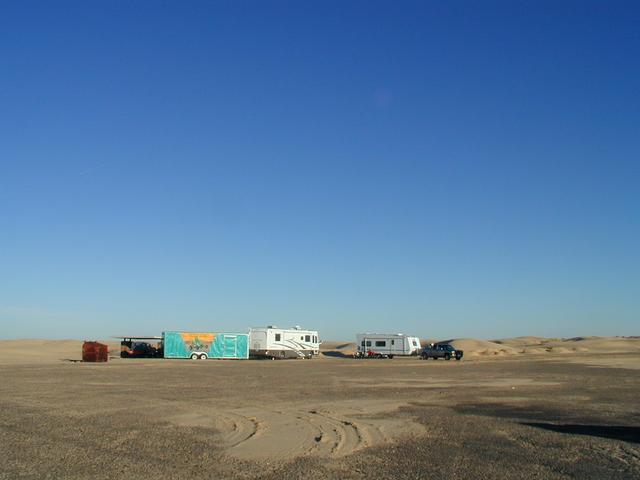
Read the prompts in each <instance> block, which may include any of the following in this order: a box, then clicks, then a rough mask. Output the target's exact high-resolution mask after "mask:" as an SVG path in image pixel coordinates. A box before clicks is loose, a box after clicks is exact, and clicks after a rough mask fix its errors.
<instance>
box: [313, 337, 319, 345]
mask: <svg viewBox="0 0 640 480" xmlns="http://www.w3.org/2000/svg"><path fill="white" fill-rule="evenodd" d="M313 343H318V336H317V335H314V336H313Z"/></svg>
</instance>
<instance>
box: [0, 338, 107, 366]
mask: <svg viewBox="0 0 640 480" xmlns="http://www.w3.org/2000/svg"><path fill="white" fill-rule="evenodd" d="M91 341H93V339H92V340H91ZM99 341H101V342H102V343H106V344H107V345H109V353H110V355H119V352H120V344H119V343H118V342H113V341H102V340H99ZM82 344H83V341H82V340H38V339H24V340H22V339H21V340H0V363H2V364H5V365H6V364H16V365H17V364H26V363H50V362H56V361H65V360H66V361H69V360H82Z"/></svg>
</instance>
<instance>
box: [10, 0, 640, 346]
mask: <svg viewBox="0 0 640 480" xmlns="http://www.w3.org/2000/svg"><path fill="white" fill-rule="evenodd" d="M639 24H640V7H639V6H638V3H637V2H588V1H580V2H557V1H553V2H542V1H541V2H514V1H505V2H464V1H460V2H449V1H443V2H427V1H422V2H372V1H366V2H314V3H312V2H262V1H261V2H257V1H256V2H240V1H227V2H143V1H138V2H115V1H109V2H106V1H105V2H5V3H4V4H3V5H2V6H1V7H0V73H1V75H0V109H1V111H2V115H0V132H1V133H0V325H1V326H2V330H1V331H0V337H2V338H15V337H50V338H98V337H106V336H109V335H118V334H155V333H159V332H161V331H162V330H165V329H185V330H201V329H207V330H209V329H212V330H244V329H246V328H247V327H249V326H258V325H265V324H278V325H281V326H286V325H297V324H299V325H303V326H307V327H311V328H317V329H318V330H320V332H321V335H322V336H323V337H324V338H325V339H350V338H352V337H353V336H354V334H355V333H356V332H359V331H365V330H368V331H374V330H375V331H403V332H407V333H413V334H416V335H420V336H423V337H434V338H451V337H480V338H497V337H506V336H513V335H528V334H532V335H545V336H574V335H633V334H635V335H637V334H639V333H640V332H639V331H638V325H639V324H640V322H639V313H638V312H640V253H639V250H640V249H639V245H640V188H639V185H640V165H639V159H640V31H639V29H638V25H639Z"/></svg>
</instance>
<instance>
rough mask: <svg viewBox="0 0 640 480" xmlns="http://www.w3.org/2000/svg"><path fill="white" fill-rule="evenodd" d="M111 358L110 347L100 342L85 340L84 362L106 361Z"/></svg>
mask: <svg viewBox="0 0 640 480" xmlns="http://www.w3.org/2000/svg"><path fill="white" fill-rule="evenodd" d="M107 360H109V347H108V346H107V345H105V344H104V343H99V342H84V343H83V344H82V361H83V362H106V361H107Z"/></svg>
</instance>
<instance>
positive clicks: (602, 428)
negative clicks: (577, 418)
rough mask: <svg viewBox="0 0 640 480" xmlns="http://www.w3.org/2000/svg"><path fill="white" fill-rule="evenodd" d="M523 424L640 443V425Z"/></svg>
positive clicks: (555, 430) (559, 431)
mask: <svg viewBox="0 0 640 480" xmlns="http://www.w3.org/2000/svg"><path fill="white" fill-rule="evenodd" d="M521 425H528V426H529V427H536V428H542V429H543V430H551V431H552V432H558V433H569V434H573V435H590V436H592V437H602V438H612V439H614V440H624V441H625V442H632V443H640V427H626V426H620V425H579V424H572V423H560V424H556V423H539V422H522V423H521Z"/></svg>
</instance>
